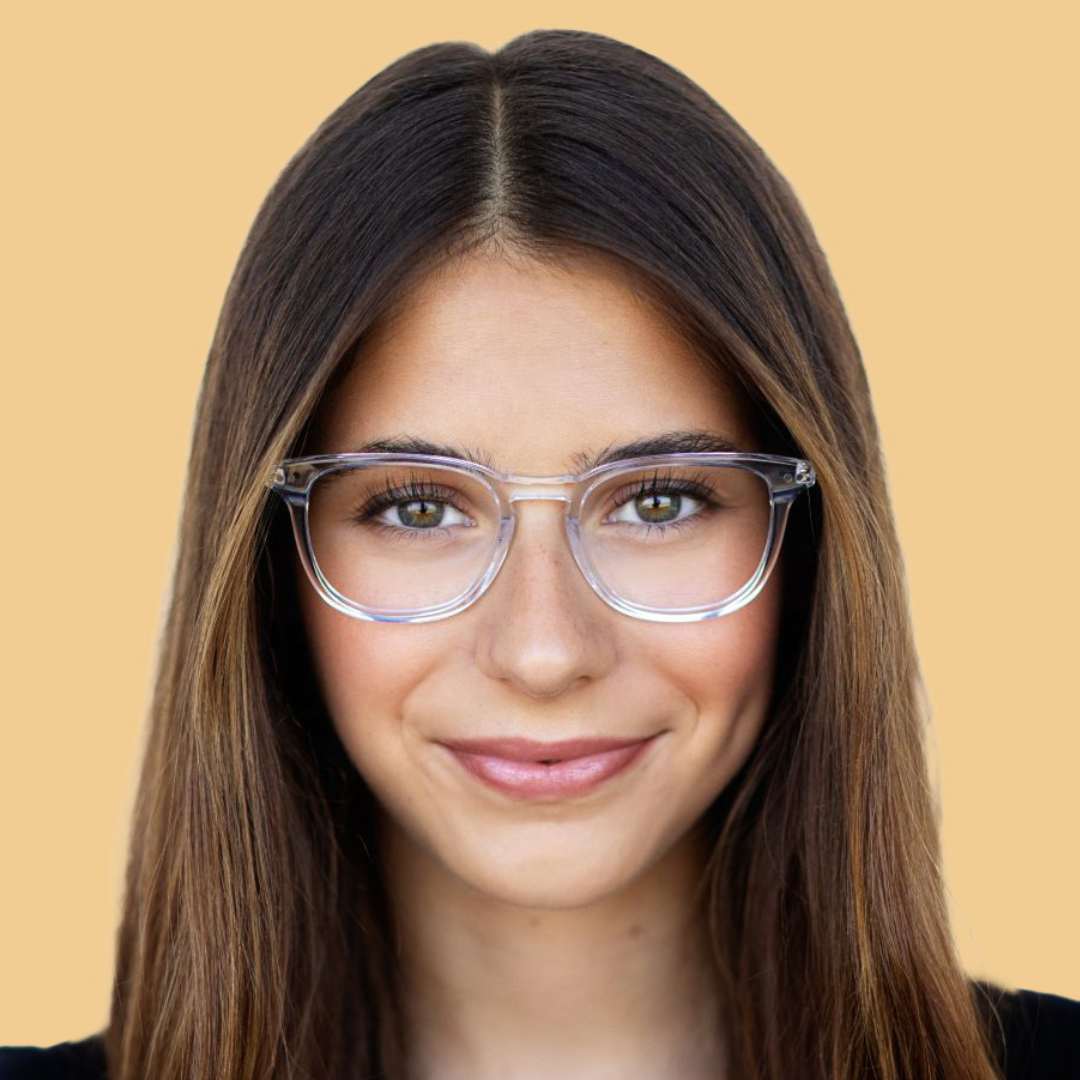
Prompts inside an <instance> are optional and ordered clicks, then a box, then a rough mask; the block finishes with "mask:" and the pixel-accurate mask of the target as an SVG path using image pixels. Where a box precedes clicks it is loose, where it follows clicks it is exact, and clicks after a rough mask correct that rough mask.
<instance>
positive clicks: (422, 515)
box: [365, 496, 469, 531]
mask: <svg viewBox="0 0 1080 1080" xmlns="http://www.w3.org/2000/svg"><path fill="white" fill-rule="evenodd" d="M448 515H449V518H448ZM454 515H457V516H456V517H454ZM367 518H370V519H372V520H374V521H376V522H377V523H378V524H381V525H386V526H388V527H390V528H405V529H419V530H420V531H423V530H426V529H432V528H436V527H438V526H448V525H468V524H469V519H468V518H467V517H466V516H465V515H464V514H462V513H461V511H460V510H457V509H456V508H455V507H453V506H451V505H450V504H449V503H447V502H445V501H443V500H442V499H433V498H430V497H428V496H420V497H418V498H412V499H399V500H397V501H395V502H389V503H387V502H386V501H384V503H383V506H382V507H380V508H378V510H377V511H376V510H375V509H369V510H368V511H367V513H366V514H365V519H367ZM395 519H396V520H395Z"/></svg>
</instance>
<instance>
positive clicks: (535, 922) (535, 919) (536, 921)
mask: <svg viewBox="0 0 1080 1080" xmlns="http://www.w3.org/2000/svg"><path fill="white" fill-rule="evenodd" d="M529 925H530V926H539V925H540V916H539V915H530V916H529Z"/></svg>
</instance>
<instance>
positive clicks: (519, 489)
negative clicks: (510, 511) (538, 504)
mask: <svg viewBox="0 0 1080 1080" xmlns="http://www.w3.org/2000/svg"><path fill="white" fill-rule="evenodd" d="M577 481H578V478H577V477H576V476H565V475H564V476H517V475H514V476H504V477H503V478H502V489H503V492H504V493H505V495H506V500H507V502H508V503H510V504H511V506H512V505H513V504H514V503H517V502H525V501H528V500H536V501H544V502H562V503H566V504H569V503H571V502H573V499H574V494H575V492H576V490H577Z"/></svg>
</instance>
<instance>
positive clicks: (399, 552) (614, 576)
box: [308, 462, 770, 610]
mask: <svg viewBox="0 0 1080 1080" xmlns="http://www.w3.org/2000/svg"><path fill="white" fill-rule="evenodd" d="M308 514H309V517H308V528H309V534H310V538H311V546H312V550H313V554H314V557H315V561H316V563H317V564H318V566H319V569H320V570H321V571H322V574H323V576H324V577H325V578H326V579H327V581H328V582H329V583H330V585H331V586H332V587H333V588H334V589H335V590H336V591H337V592H338V593H340V594H341V595H342V596H344V597H345V598H346V599H348V600H350V601H352V602H354V603H356V604H359V605H361V606H363V607H370V608H386V609H394V610H421V609H423V608H429V607H433V606H436V605H439V604H443V603H447V602H449V601H452V600H454V599H455V598H456V597H459V596H461V595H462V594H463V593H465V592H467V591H468V590H469V589H470V588H471V587H472V586H473V585H474V584H475V583H476V582H477V581H478V580H479V579H480V578H481V577H483V575H484V574H485V573H486V571H487V569H488V567H489V566H490V565H491V562H492V559H493V558H494V556H495V551H496V547H497V543H498V537H499V529H500V510H499V503H498V501H497V499H496V498H495V496H494V494H493V493H492V491H491V490H490V489H489V488H488V487H487V486H486V485H485V484H484V483H483V482H482V481H480V480H478V479H475V478H474V477H473V476H471V475H469V474H468V473H465V472H462V471H460V470H456V469H451V468H448V467H445V466H439V465H419V464H416V463H412V462H410V463H402V464H394V463H390V464H387V463H377V464H368V465H363V466H360V467H346V468H342V469H338V470H335V471H333V472H329V473H325V474H323V475H322V476H320V477H319V478H318V479H317V480H316V481H315V483H314V484H313V486H312V488H311V491H310V497H309V510H308ZM579 518H580V538H581V544H582V549H583V554H584V561H585V562H586V563H587V564H588V568H589V572H591V573H592V575H593V576H594V577H597V578H599V579H600V580H602V581H603V582H604V584H605V585H606V586H607V588H608V589H610V590H611V591H612V592H614V593H616V594H617V595H619V596H621V597H622V598H623V599H625V600H627V601H629V602H630V603H633V604H640V605H644V606H649V607H654V608H681V607H691V606H698V605H703V604H709V603H713V602H715V603H720V602H722V601H724V600H726V599H727V598H728V597H729V596H731V595H732V594H734V593H736V592H738V591H739V590H740V589H741V588H742V587H743V586H744V585H746V583H747V582H748V581H749V580H750V579H751V577H753V575H754V573H755V571H756V570H757V568H758V565H759V563H760V561H761V557H762V555H763V554H764V552H765V545H766V541H767V539H768V531H769V521H770V499H769V488H768V485H767V484H766V482H765V481H764V480H763V479H762V477H761V476H759V475H758V474H757V473H755V472H752V471H751V470H749V469H746V468H744V467H741V466H736V465H730V464H711V463H710V464H698V463H682V464H658V465H650V466H645V467H641V466H638V467H634V468H631V469H628V470H623V471H619V472H614V473H611V474H608V475H607V476H606V477H605V478H604V479H603V481H602V482H601V483H599V484H598V485H597V486H595V487H594V488H592V489H591V490H590V491H589V493H588V495H587V496H586V498H585V500H584V501H583V504H582V506H581V507H580V510H579Z"/></svg>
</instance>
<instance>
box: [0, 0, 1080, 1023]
mask: <svg viewBox="0 0 1080 1080" xmlns="http://www.w3.org/2000/svg"><path fill="white" fill-rule="evenodd" d="M391 7H393V5H391ZM650 7H651V6H650V5H641V6H640V7H639V8H637V9H636V10H634V9H632V8H631V6H630V5H627V4H623V3H619V4H614V3H613V4H600V3H591V4H590V3H587V2H582V0H578V2H577V3H574V4H572V5H571V4H565V3H546V4H543V5H541V4H528V3H519V4H515V5H507V4H491V5H490V8H489V6H488V5H485V4H478V3H471V4H470V3H456V4H453V5H446V6H445V7H444V6H443V5H434V4H432V5H430V6H429V8H428V9H427V10H425V8H424V6H423V5H422V4H418V3H417V2H415V0H414V2H413V3H410V4H408V5H405V6H404V7H402V8H400V9H399V10H400V13H401V14H400V16H399V15H394V16H389V15H387V14H386V13H385V9H384V8H383V6H382V5H378V6H375V5H372V6H365V5H363V4H348V5H346V4H340V5H338V4H319V3H311V4H307V5H304V7H303V8H301V7H300V6H298V5H277V4H273V5H271V4H267V3H261V4H250V5H249V4H237V3H225V4H214V5H210V4H206V3H188V4H185V5H183V6H181V5H178V4H177V5H165V4H155V5H146V4H134V3H132V4H120V3H115V2H105V3H97V4H76V3H67V4H62V5H59V6H58V5H54V4H49V5H36V6H35V5H23V6H21V7H20V9H19V14H18V16H17V17H15V18H14V19H13V17H12V15H11V14H9V16H8V19H7V20H6V21H7V25H8V27H9V30H8V34H7V35H5V36H6V37H7V39H8V40H7V42H6V46H7V47H6V49H5V52H7V53H8V56H7V57H6V58H5V63H4V64H3V65H2V70H3V78H4V80H5V81H6V82H7V83H8V85H7V86H5V87H4V94H3V99H4V102H5V110H6V113H7V115H6V116H5V118H4V125H5V133H6V142H7V150H8V157H7V161H6V164H5V167H4V170H3V173H2V174H0V177H2V179H0V183H3V185H4V186H5V188H6V191H5V193H4V198H3V202H2V205H3V208H4V213H5V217H6V219H7V220H6V223H5V227H4V247H5V249H6V255H7V259H6V260H5V262H6V263H7V266H6V270H5V276H6V281H5V283H4V289H3V293H4V299H5V301H7V304H6V317H5V320H4V329H5V331H6V333H5V335H4V336H5V338H6V342H5V346H6V347H5V348H4V355H3V360H2V364H3V386H4V394H3V415H4V420H5V422H4V424H3V428H2V431H3V447H4V452H5V457H6V469H5V472H6V474H7V477H8V479H7V499H6V504H5V514H4V529H3V540H2V541H0V542H2V544H3V561H4V568H5V576H4V597H3V604H2V605H0V620H2V622H0V633H2V635H3V636H2V640H0V645H2V648H3V656H4V690H5V693H4V705H3V711H2V714H0V724H2V727H0V822H2V826H0V828H2V834H0V842H2V848H0V852H2V854H0V865H2V867H3V881H2V883H0V958H2V959H0V1043H23V1042H30V1043H39V1044H43V1043H49V1042H54V1041H59V1040H61V1039H67V1038H73V1037H81V1036H82V1035H84V1034H87V1033H89V1032H90V1031H92V1030H95V1029H97V1028H98V1027H99V1026H100V1025H102V1024H103V1023H104V1021H105V1017H106V1011H107V1007H108V992H109V987H110V979H111V965H112V948H113V934H114V930H115V926H116V921H117V917H118V911H119V900H120V895H119V887H120V881H121V875H122V868H123V858H124V850H125V845H126V834H127V828H128V815H129V812H130V809H131V800H132V793H133V788H134V782H135V777H136V771H137V765H138V758H139V754H140V750H141V747H142V740H143V723H144V716H145V711H146V707H147V703H148V698H149V693H150V680H151V675H152V669H153V662H154V655H155V649H156V645H157V640H158V635H159V632H160V627H161V620H162V615H163V604H164V600H165V592H166V584H167V577H168V573H169V570H170V566H171V561H172V558H173V553H174V548H173V543H174V537H175V530H176V523H177V515H178V511H179V505H180V498H181V479H182V475H183V469H184V463H185V459H186V455H187V451H188V439H189V435H190V430H191V419H192V414H193V408H194V403H195V394H196V389H197V386H198V381H199V378H200V374H201V370H202V365H203V362H204V358H205V355H206V349H207V346H208V344H209V340H210V336H211V332H212V329H213V325H214V322H215V320H216V317H217V313H218V308H219V305H220V303H221V300H222V297H223V293H224V289H225V286H226V282H227V280H228V277H229V274H230V272H231V270H232V266H233V264H234V262H235V260H236V257H237V255H238V254H239V251H240V246H241V243H242V241H243V239H244V236H245V234H246V232H247V229H248V227H249V225H250V222H251V220H252V217H253V215H254V214H255V211H256V209H257V207H258V205H259V203H260V202H261V200H262V198H263V197H264V195H265V194H266V192H267V190H268V188H269V186H270V184H271V183H272V182H273V180H274V178H275V177H276V176H277V174H278V172H279V171H280V170H281V168H282V167H283V166H284V164H285V162H286V160H287V159H288V158H289V156H290V155H291V154H292V153H293V152H294V151H295V150H296V149H297V148H298V147H299V145H300V144H301V142H302V141H303V140H304V139H305V138H306V137H307V135H308V134H309V133H310V132H311V131H312V129H313V128H314V127H315V125H316V124H317V123H318V122H319V121H320V120H321V119H322V118H323V117H324V116H325V115H326V114H327V113H328V112H330V111H331V110H332V109H333V108H334V107H336V106H337V105H338V104H339V103H340V102H341V101H342V100H343V99H344V98H345V97H346V96H347V95H348V94H350V93H351V92H352V91H353V90H354V89H356V88H357V87H358V86H359V85H360V84H361V83H362V82H364V81H365V80H366V79H367V78H368V77H370V75H372V74H374V72H375V71H377V70H378V69H379V68H381V67H382V66H383V65H385V64H386V63H388V62H389V61H391V60H392V59H394V58H396V57H397V56H399V55H401V54H402V53H404V52H406V51H408V50H409V49H412V48H414V47H416V46H419V45H422V44H427V43H430V42H434V41H445V40H471V41H476V42H478V43H479V44H481V45H484V46H486V47H495V46H497V45H499V44H501V43H502V42H503V41H505V40H507V39H508V38H510V37H512V36H514V35H515V34H517V33H520V32H522V31H524V30H527V29H531V28H534V27H575V28H581V29H592V30H599V31H602V32H604V33H608V34H611V35H613V36H615V37H619V38H622V39H624V40H626V41H628V42H630V43H632V44H635V45H638V46H641V47H642V48H645V49H647V50H649V51H651V52H654V53H656V54H657V55H659V56H661V57H663V58H664V59H666V60H668V61H669V62H671V63H673V64H675V65H676V66H677V67H680V68H681V69H682V70H683V71H685V72H686V73H687V74H688V75H689V76H691V77H692V78H694V79H696V80H697V81H698V82H700V83H701V84H702V85H703V86H704V87H705V88H706V89H707V90H708V91H709V92H710V93H712V94H713V95H714V96H715V97H716V98H717V100H718V101H719V102H720V103H721V104H723V105H724V106H725V108H727V109H728V110H729V111H730V112H731V113H732V114H733V115H734V117H735V118H736V119H737V120H738V121H739V122H740V123H741V124H742V125H743V126H744V127H746V128H747V130H748V131H749V132H750V133H751V135H752V136H753V137H754V138H755V139H757V141H758V142H760V143H761V145H762V146H763V147H764V149H765V150H766V152H767V153H768V154H769V155H770V156H771V157H772V158H773V160H774V161H775V162H776V164H777V165H778V166H779V168H780V169H781V171H783V172H784V173H785V175H787V177H788V178H789V179H790V180H791V182H792V183H793V185H794V187H795V190H796V192H797V194H798V195H799V197H800V198H801V199H802V201H803V203H804V205H805V207H806V209H807V211H808V213H809V215H810V218H811V220H812V221H813V223H814V225H815V227H816V229H817V231H818V236H819V238H820V240H821V243H822V245H823V247H824V249H825V251H826V253H827V255H828V256H829V258H830V261H831V264H832V267H833V270H834V273H835V274H836V277H837V280H838V282H839V285H840V289H841V292H842V294H843V296H844V299H845V302H846V304H847V307H848V312H849V315H850V318H851V320H852V322H853V325H854V328H855V332H856V334H857V336H858V338H859V340H860V343H861V346H862V349H863V353H864V356H865V359H866V364H867V369H868V372H869V376H870V381H871V386H872V389H873V393H874V399H875V402H876V407H877V412H878V416H879V419H880V423H881V426H882V430H883V435H884V440H885V449H886V454H887V460H888V463H889V474H890V484H891V489H892V493H893V497H894V500H895V507H896V513H897V516H898V519H899V524H900V530H901V534H902V541H903V543H904V546H905V550H906V554H907V560H908V570H909V575H910V581H911V594H912V604H913V607H914V615H915V620H916V631H917V635H918V641H919V645H920V650H921V655H922V658H923V663H924V665H925V671H926V675H927V678H928V684H929V691H930V696H931V700H932V704H933V707H934V715H935V725H936V740H937V767H938V770H939V775H940V782H941V787H942V797H943V806H944V843H945V857H946V871H947V878H948V885H949V891H950V903H951V905H952V911H953V916H954V920H955V927H956V934H957V941H958V945H959V948H960V951H961V955H962V957H963V959H964V962H965V964H966V966H967V967H968V969H969V971H971V972H973V973H977V974H981V975H988V976H991V977H993V978H996V979H999V980H1002V981H1005V982H1007V983H1010V984H1015V985H1022V986H1028V987H1032V988H1036V989H1041V990H1048V991H1054V992H1057V993H1063V994H1068V995H1069V996H1075V997H1080V932H1078V929H1077V911H1080V873H1078V859H1077V850H1076V848H1077V843H1076V841H1077V823H1078V820H1080V783H1078V775H1077V772H1078V769H1077V765H1078V760H1077V759H1078V750H1080V735H1078V732H1080V709H1078V707H1077V703H1076V690H1075V686H1076V683H1075V675H1076V668H1077V658H1076V648H1077V632H1076V613H1077V611H1078V605H1080V586H1078V572H1077V558H1076V557H1077V537H1076V534H1075V526H1076V520H1077V515H1076V511H1075V500H1076V491H1077V478H1076V476H1077V474H1076V465H1075V463H1076V461H1077V457H1078V455H1077V446H1076V443H1075V441H1074V432H1075V430H1076V429H1075V426H1074V419H1075V409H1076V402H1077V390H1078V389H1080V386H1078V379H1077V374H1076V369H1077V359H1078V350H1077V331H1076V323H1075V319H1076V295H1077V275H1076V269H1075V268H1076V250H1077V241H1078V236H1077V229H1076V215H1075V212H1074V206H1075V203H1076V192H1077V190H1078V189H1080V178H1078V177H1077V175H1076V169H1075V166H1074V162H1073V161H1072V160H1071V156H1072V155H1071V153H1070V151H1071V149H1072V145H1071V144H1075V131H1076V129H1075V115H1076V105H1077V96H1076V84H1075V82H1073V81H1071V80H1070V79H1069V78H1068V77H1067V71H1068V70H1069V69H1071V68H1073V67H1074V61H1075V41H1076V37H1075V34H1074V33H1073V28H1070V27H1067V26H1066V25H1065V18H1064V16H1065V5H1064V4H1061V5H1051V4H1049V3H1046V2H1044V0H1038V2H1035V3H1032V4H1028V5H1027V6H1026V8H1025V9H1024V10H1023V11H1021V9H1020V7H1019V6H1018V5H1014V6H1012V7H1008V8H1007V7H1005V6H1004V5H1000V4H992V5H987V4H983V3H942V2H940V0H937V2H934V3H927V2H923V0H920V2H917V3H908V4H905V5H898V4H897V5H888V6H886V5H867V4H862V3H857V4H856V3H852V4H846V3H821V2H818V3H815V4H812V5H803V4H800V5H794V4H793V5H790V6H779V5H776V4H773V3H759V4H750V5H748V4H739V5H735V4H731V5H726V4H710V5H708V6H707V8H706V6H705V5H702V9H701V10H695V9H694V8H692V7H688V6H687V7H680V6H679V5H677V4H672V3H670V2H668V3H664V4H663V5H661V6H660V8H659V9H653V10H649V9H650Z"/></svg>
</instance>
